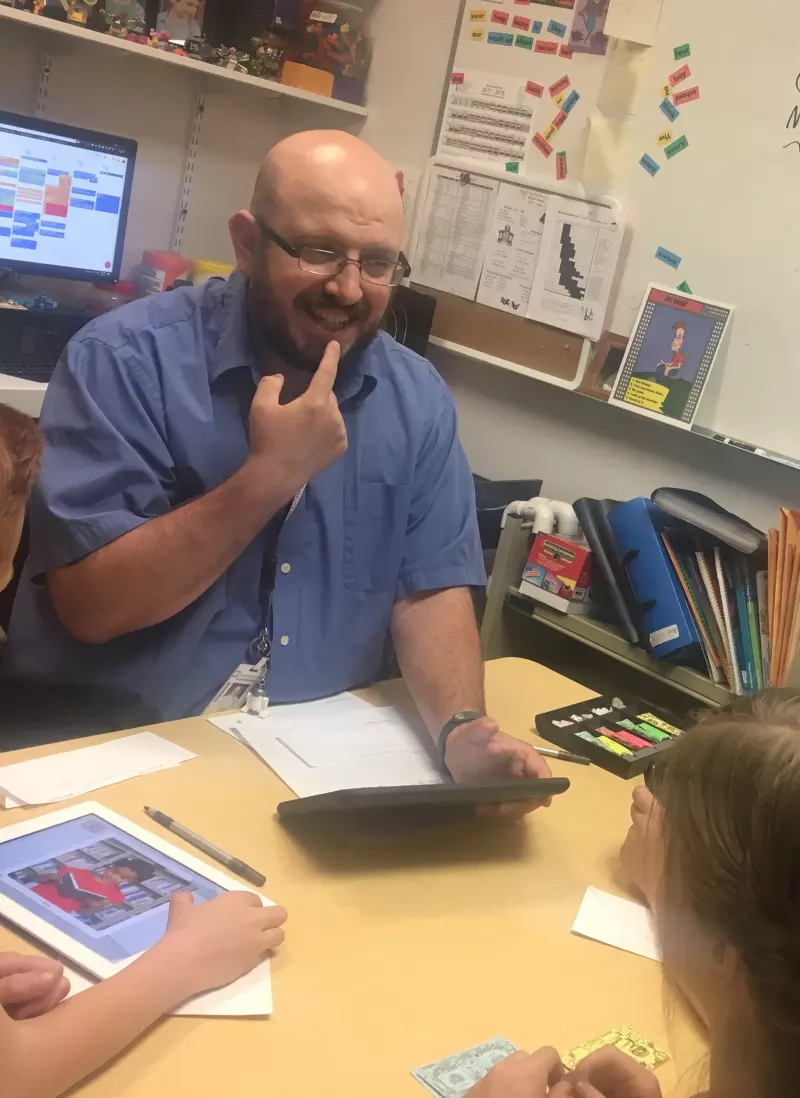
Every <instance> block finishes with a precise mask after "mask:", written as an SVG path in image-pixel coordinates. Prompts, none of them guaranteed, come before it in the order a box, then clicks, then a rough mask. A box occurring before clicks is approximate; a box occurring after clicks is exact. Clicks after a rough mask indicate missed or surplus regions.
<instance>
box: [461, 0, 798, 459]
mask: <svg viewBox="0 0 800 1098" xmlns="http://www.w3.org/2000/svg"><path fill="white" fill-rule="evenodd" d="M578 2H579V3H580V0H578ZM611 2H612V3H614V0H611ZM481 6H483V7H486V8H487V10H489V11H490V12H491V10H492V9H493V8H498V7H499V8H500V9H501V10H507V11H509V12H511V13H512V14H513V13H514V12H519V11H523V12H524V13H525V14H526V15H531V13H532V12H533V11H534V10H535V11H536V13H537V14H536V18H541V15H540V14H539V13H541V12H546V11H548V10H549V11H550V12H551V13H553V17H555V18H561V19H562V20H563V21H564V22H567V23H569V22H570V19H571V14H572V13H571V12H569V11H564V12H563V13H562V14H561V15H559V14H558V9H553V8H549V9H547V8H545V7H544V6H543V5H531V6H527V5H518V4H515V3H514V2H513V0H500V2H499V3H497V2H496V3H491V2H489V0H484V3H483V4H482V3H481V0H477V2H476V3H473V2H472V0H467V3H466V10H465V12H464V19H463V22H462V26H461V29H460V30H459V32H458V35H459V37H458V41H457V44H456V51H455V60H454V68H457V69H459V70H463V69H466V68H469V67H473V68H480V69H483V70H491V69H492V67H493V66H494V67H495V68H496V69H497V71H500V72H503V73H508V74H510V75H518V76H524V77H525V78H526V79H535V80H537V81H539V82H540V83H543V84H545V86H546V87H547V85H548V84H549V83H551V82H553V81H555V80H556V79H558V78H559V77H560V76H561V75H563V73H564V72H568V73H569V75H570V81H571V83H572V86H573V87H575V88H577V89H578V90H579V91H580V93H581V101H580V103H579V104H578V106H577V107H576V108H575V111H574V112H573V115H572V116H571V119H570V123H569V127H565V128H564V131H563V142H562V143H563V144H564V146H565V147H566V148H567V150H568V154H569V161H570V176H569V180H570V182H571V183H583V184H584V185H585V186H586V187H587V189H589V190H592V191H600V192H601V193H608V194H612V195H614V196H616V197H617V198H618V199H619V201H620V202H621V204H622V205H623V207H624V208H625V209H626V211H627V215H628V225H629V228H628V239H627V240H626V244H625V247H624V248H623V255H622V262H621V275H620V278H619V283H618V288H617V291H616V293H615V296H614V298H612V305H611V308H610V310H609V315H608V320H607V327H608V328H610V329H611V330H613V331H615V332H618V333H619V334H621V335H628V334H630V332H631V330H632V328H633V324H634V322H635V319H636V315H637V312H638V310H639V307H640V305H641V302H642V298H643V296H644V293H645V292H646V287H647V285H648V283H649V282H659V283H663V284H667V285H670V284H674V285H675V286H676V287H677V286H678V284H680V283H682V282H683V281H684V280H685V281H686V282H688V284H689V285H690V286H691V288H692V290H693V291H694V292H695V293H697V294H698V295H702V296H707V297H709V298H713V299H714V300H716V301H723V302H726V303H729V304H731V305H733V306H735V308H736V316H735V320H734V322H733V324H732V326H731V331H730V333H729V335H728V337H727V340H726V343H725V344H724V346H723V348H722V351H721V353H720V357H719V359H718V362H717V365H716V366H715V370H714V374H713V375H712V379H711V381H710V384H709V387H708V389H707V391H706V394H705V396H704V397H703V400H702V402H701V404H700V408H699V412H698V417H697V421H696V422H697V425H698V426H700V427H704V428H707V429H710V430H713V431H716V432H719V433H720V434H725V435H731V436H733V437H735V438H739V439H743V440H746V441H748V442H750V443H753V444H755V445H757V446H760V447H763V448H764V449H768V450H771V451H778V452H781V453H786V454H789V455H792V456H794V457H800V429H798V426H797V423H798V420H800V261H798V260H797V259H796V258H795V250H796V247H797V246H796V245H795V243H794V235H795V227H794V216H793V214H794V210H795V206H796V204H797V199H798V195H800V144H798V145H789V143H790V142H792V141H793V140H797V141H798V142H800V24H799V23H798V20H797V15H796V13H797V7H796V0H763V3H762V4H761V5H759V7H758V10H757V12H756V10H755V9H754V8H753V7H752V6H747V5H739V4H725V5H723V4H722V3H719V2H717V3H714V4H710V3H703V4H698V2H697V0H664V4H663V8H662V13H661V19H660V23H659V26H658V31H657V34H656V39H655V42H654V45H653V46H652V47H645V46H631V45H629V44H627V43H623V42H621V41H620V42H615V41H613V40H612V44H611V48H610V50H609V53H608V57H607V58H595V57H592V56H587V55H579V54H575V56H574V57H573V59H572V60H571V61H565V60H564V59H562V58H560V57H556V58H552V57H547V56H540V55H535V54H534V55H531V54H530V53H528V52H527V51H523V50H520V49H517V48H515V47H500V46H491V47H489V46H487V45H486V44H485V43H480V42H479V43H473V42H471V41H470V40H469V33H470V10H471V9H472V8H478V7H481ZM488 25H489V24H487V27H488ZM765 28H771V31H770V32H769V33H768V34H767V33H765ZM498 29H500V30H502V29H503V28H502V27H500V28H498ZM686 42H688V43H689V44H690V46H691V56H690V57H689V58H688V61H686V62H684V61H676V60H675V59H674V57H673V48H674V47H676V46H679V45H682V44H683V43H686ZM495 59H496V60H495ZM490 62H491V63H490ZM686 63H688V65H689V66H690V68H691V70H692V77H691V78H690V79H689V80H687V81H686V82H685V83H684V84H683V85H681V86H679V88H678V89H676V90H680V87H684V88H686V87H690V86H693V85H695V84H696V85H697V86H699V88H700V93H701V95H700V99H699V100H697V101H696V102H692V103H688V104H686V105H685V106H683V107H681V108H680V110H681V114H680V117H679V119H678V120H677V121H676V122H674V123H672V124H671V125H670V123H669V122H668V120H667V118H666V117H665V116H664V115H663V114H662V113H661V111H660V110H659V102H660V101H661V97H662V96H663V92H662V91H660V88H661V86H662V85H663V84H664V83H666V81H667V78H668V76H669V74H670V73H672V72H674V71H675V70H676V69H678V68H679V67H680V66H681V65H682V64H686ZM795 108H796V110H795ZM551 109H552V107H551V102H550V100H549V97H548V94H547V91H546V90H545V93H544V97H543V101H542V104H541V105H540V108H539V112H538V114H537V115H536V116H535V118H534V121H535V122H536V124H537V128H539V123H540V122H542V121H547V120H549V112H550V111H551ZM596 120H599V123H598V122H597V121H596ZM573 123H574V125H573ZM787 127H788V128H787ZM795 127H796V128H795ZM667 128H671V129H672V130H673V132H674V136H675V137H676V138H677V137H679V136H680V135H681V134H685V135H686V137H687V139H688V141H689V147H688V148H687V149H685V150H684V151H683V152H681V153H679V154H678V155H677V156H675V157H674V158H673V159H671V160H670V161H669V162H667V160H666V158H665V156H664V154H663V150H661V149H659V147H658V144H657V141H656V138H657V136H658V134H659V133H660V132H661V131H663V130H664V129H667ZM786 145H789V147H788V148H784V146H786ZM587 147H588V151H587ZM644 153H648V154H649V155H650V156H652V157H653V159H655V160H656V161H657V162H658V163H660V164H661V170H660V171H659V173H658V174H657V175H656V176H655V177H654V178H651V177H650V176H649V175H648V174H647V173H646V172H645V171H644V169H643V168H641V167H640V166H639V159H640V157H641V156H642V155H643V154H644ZM598 163H599V164H600V165H601V168H602V170H600V171H598ZM542 167H543V165H542V162H541V156H540V154H539V153H538V152H537V151H536V150H535V149H531V151H530V152H529V154H528V157H527V158H526V162H525V165H524V168H523V170H524V171H525V172H526V174H527V173H530V174H538V173H541V171H542ZM548 170H549V168H545V171H548ZM660 247H662V248H666V249H668V250H669V251H670V252H673V253H675V254H677V255H678V256H680V257H681V265H680V267H679V268H678V270H672V269H670V268H669V267H667V266H665V265H664V264H663V263H661V262H659V261H658V260H657V259H656V258H655V254H656V250H657V249H658V248H660Z"/></svg>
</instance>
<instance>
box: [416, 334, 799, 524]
mask: <svg viewBox="0 0 800 1098" xmlns="http://www.w3.org/2000/svg"><path fill="white" fill-rule="evenodd" d="M432 358H433V360H434V362H435V363H436V365H437V367H438V368H439V370H440V371H441V373H442V375H443V377H444V379H445V381H446V382H447V384H448V385H449V386H450V389H451V391H452V393H453V395H454V397H455V401H456V405H457V407H458V413H459V418H460V429H461V438H462V440H463V442H464V446H465V449H466V451H467V455H468V457H469V459H470V463H471V465H472V468H473V470H474V471H475V472H476V473H481V474H482V475H483V476H487V477H490V478H492V479H498V480H499V479H503V478H518V477H540V476H541V477H543V478H544V488H543V494H544V495H545V496H550V497H551V498H553V499H562V500H566V501H568V502H570V503H572V502H573V501H574V500H576V499H578V498H580V497H581V496H592V497H595V498H606V497H609V498H613V499H628V498H630V497H632V496H641V495H650V493H651V492H652V491H653V490H654V489H656V488H661V487H671V488H691V489H693V490H694V491H697V492H703V493H704V494H705V495H709V496H711V497H712V498H713V499H715V500H716V501H717V502H718V503H719V504H721V505H722V506H723V507H725V508H727V509H728V510H729V511H734V512H735V513H737V514H740V515H742V516H743V517H744V518H746V519H748V520H749V521H750V522H752V523H754V524H755V525H756V526H758V527H759V528H760V529H767V528H769V526H771V525H775V523H776V520H777V509H778V507H779V506H780V505H781V504H783V505H787V506H792V507H798V506H800V472H797V471H796V470H793V469H789V468H786V467H784V466H780V465H776V464H775V463H774V462H771V461H766V460H765V459H764V458H758V457H755V456H753V455H752V454H746V453H742V452H740V451H737V450H734V449H732V448H731V447H729V446H724V445H722V444H720V443H718V442H713V441H712V440H711V439H706V438H702V437H701V436H698V435H691V434H689V433H688V432H685V431H681V430H678V429H676V428H674V427H667V426H663V425H662V424H660V423H652V422H651V421H649V420H647V419H645V418H644V417H641V416H636V415H632V414H631V413H630V412H627V411H626V410H625V409H623V408H612V407H609V406H608V405H607V404H603V403H602V402H601V401H596V400H592V399H591V398H590V397H584V396H581V395H580V394H578V393H572V392H568V391H565V390H563V389H558V388H556V387H555V386H553V385H548V384H546V383H545V382H540V381H534V380H531V379H530V378H526V377H522V376H520V375H519V374H513V373H510V372H508V371H505V370H499V369H495V368H493V367H491V366H487V365H486V364H485V363H482V362H475V361H472V360H469V359H465V358H462V357H461V356H458V355H454V354H451V353H449V352H445V351H441V350H434V353H433V355H432Z"/></svg>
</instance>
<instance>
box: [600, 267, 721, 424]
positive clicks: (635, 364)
mask: <svg viewBox="0 0 800 1098" xmlns="http://www.w3.org/2000/svg"><path fill="white" fill-rule="evenodd" d="M733 311H734V310H733V307H732V306H731V305H722V304H720V303H719V302H717V301H706V300H704V299H702V298H699V297H690V296H685V295H681V294H677V293H675V292H674V291H673V290H669V289H666V288H665V287H663V286H655V285H651V286H649V287H648V290H647V296H646V297H645V299H644V303H643V305H642V308H641V310H640V312H639V316H638V319H637V321H636V327H635V328H634V332H633V336H632V337H631V341H630V343H629V344H628V350H627V352H626V354H625V358H624V360H623V363H622V366H621V367H620V371H619V374H618V375H617V379H616V381H615V383H614V390H613V393H612V395H611V401H610V403H612V404H618V405H621V406H623V407H625V408H630V409H631V410H633V411H636V412H639V413H640V414H641V415H646V416H650V417H651V418H654V419H668V420H671V421H672V422H673V423H675V424H676V425H678V426H681V427H686V428H690V427H691V425H692V423H693V421H694V418H695V415H696V414H697V406H698V404H699V403H700V398H701V396H702V395H703V391H704V389H705V387H706V383H707V381H708V378H709V375H710V373H711V369H712V367H713V365H714V362H715V360H716V358H717V355H718V353H719V347H720V343H721V342H722V338H723V336H724V335H725V331H726V329H727V327H728V325H729V323H730V320H731V317H732V316H733Z"/></svg>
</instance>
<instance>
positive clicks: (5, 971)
mask: <svg viewBox="0 0 800 1098" xmlns="http://www.w3.org/2000/svg"><path fill="white" fill-rule="evenodd" d="M67 995H69V980H67V979H66V977H65V976H64V969H63V967H62V966H61V965H60V964H58V962H57V961H51V960H50V959H49V958H47V957H30V956H27V955H23V954H20V953H0V1008H5V1011H6V1013H7V1014H8V1015H9V1016H10V1017H11V1018H14V1019H15V1020H16V1021H18V1022H21V1021H23V1020H24V1019H25V1018H38V1017H39V1015H40V1014H47V1013H48V1012H49V1011H51V1010H53V1009H54V1008H55V1007H57V1006H58V1004H59V1003H60V1002H61V1000H62V999H65V998H66V997H67Z"/></svg>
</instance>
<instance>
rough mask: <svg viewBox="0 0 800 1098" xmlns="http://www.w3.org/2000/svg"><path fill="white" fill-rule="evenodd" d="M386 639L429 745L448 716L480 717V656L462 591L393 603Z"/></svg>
mask: <svg viewBox="0 0 800 1098" xmlns="http://www.w3.org/2000/svg"><path fill="white" fill-rule="evenodd" d="M392 639H393V640H394V646H395V652H396V653H397V660H398V663H399V664H400V670H401V671H402V672H403V678H404V679H405V681H406V684H407V685H408V688H409V690H410V691H411V695H412V697H413V699H414V701H415V703H416V706H417V709H418V710H419V712H420V715H421V716H422V719H423V720H424V721H425V724H426V726H427V728H428V730H429V732H430V734H431V736H432V737H433V739H434V740H436V739H438V736H439V732H440V731H441V729H442V727H443V726H444V725H445V724H446V723H447V721H449V720H450V718H451V717H452V716H453V714H454V713H457V712H459V711H460V710H465V709H470V710H474V711H476V712H478V713H484V712H485V704H486V703H485V697H484V687H483V680H484V668H483V656H482V654H481V644H480V637H479V635H478V626H477V623H476V621H475V609H474V607H473V605H472V595H471V593H470V591H469V590H468V588H465V587H455V588H449V589H447V590H443V591H434V592H431V593H425V594H423V595H414V596H412V597H410V598H407V599H401V600H400V601H399V602H397V603H395V607H394V611H393V614H392Z"/></svg>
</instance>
